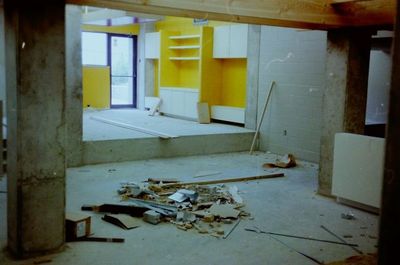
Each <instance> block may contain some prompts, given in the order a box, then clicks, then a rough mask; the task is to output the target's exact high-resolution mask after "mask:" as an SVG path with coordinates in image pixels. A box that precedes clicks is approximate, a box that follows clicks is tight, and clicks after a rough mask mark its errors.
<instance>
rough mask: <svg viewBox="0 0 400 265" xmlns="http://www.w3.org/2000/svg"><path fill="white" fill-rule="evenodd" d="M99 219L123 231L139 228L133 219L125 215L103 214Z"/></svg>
mask: <svg viewBox="0 0 400 265" xmlns="http://www.w3.org/2000/svg"><path fill="white" fill-rule="evenodd" d="M101 219H103V220H104V221H106V222H109V223H111V224H114V225H116V226H119V227H121V228H123V229H133V228H136V227H139V226H140V225H139V223H138V221H137V220H136V219H135V218H134V217H132V216H129V215H126V214H105V215H104V216H103V218H101Z"/></svg>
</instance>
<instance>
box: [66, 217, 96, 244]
mask: <svg viewBox="0 0 400 265" xmlns="http://www.w3.org/2000/svg"><path fill="white" fill-rule="evenodd" d="M90 223H91V217H90V216H89V215H86V214H82V213H73V212H66V213H65V239H66V241H75V240H76V239H78V238H82V237H87V236H89V235H90Z"/></svg>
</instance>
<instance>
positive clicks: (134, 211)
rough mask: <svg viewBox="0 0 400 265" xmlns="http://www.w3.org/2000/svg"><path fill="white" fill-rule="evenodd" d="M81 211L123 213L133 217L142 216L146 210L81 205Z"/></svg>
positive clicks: (130, 206)
mask: <svg viewBox="0 0 400 265" xmlns="http://www.w3.org/2000/svg"><path fill="white" fill-rule="evenodd" d="M81 210H82V211H94V212H100V213H125V214H129V215H131V216H135V217H141V216H143V213H144V212H145V211H147V210H148V208H146V207H143V206H134V205H119V204H102V205H87V204H85V205H82V207H81Z"/></svg>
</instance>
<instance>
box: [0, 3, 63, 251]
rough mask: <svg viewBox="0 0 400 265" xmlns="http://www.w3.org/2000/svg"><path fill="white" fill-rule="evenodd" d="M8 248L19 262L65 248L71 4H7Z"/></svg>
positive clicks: (5, 9) (5, 4) (5, 8)
mask: <svg viewBox="0 0 400 265" xmlns="http://www.w3.org/2000/svg"><path fill="white" fill-rule="evenodd" d="M4 12H5V28H6V30H5V33H6V34H5V35H6V75H7V80H6V82H7V99H8V100H7V117H8V147H7V149H8V150H7V152H8V165H7V167H8V200H7V203H8V213H7V216H8V246H9V249H10V250H11V252H12V253H13V254H15V255H17V256H18V257H27V256H33V255H37V254H41V253H43V252H48V251H53V250H56V249H59V248H60V247H61V246H63V244H64V217H65V214H64V210H65V130H66V126H65V102H64V100H65V3H64V1H63V0H56V1H47V2H46V3H45V4H39V3H37V2H35V1H23V0H5V1H4Z"/></svg>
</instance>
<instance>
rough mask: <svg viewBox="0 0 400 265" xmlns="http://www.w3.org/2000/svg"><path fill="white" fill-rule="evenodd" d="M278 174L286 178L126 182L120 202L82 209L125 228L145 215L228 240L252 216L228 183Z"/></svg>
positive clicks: (150, 219)
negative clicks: (102, 214) (95, 213)
mask: <svg viewBox="0 0 400 265" xmlns="http://www.w3.org/2000/svg"><path fill="white" fill-rule="evenodd" d="M278 177H284V174H283V173H279V172H276V173H269V174H263V175H255V176H246V177H240V178H227V179H214V180H204V181H194V182H180V181H178V180H177V179H166V178H165V179H164V178H163V179H155V178H148V179H147V180H146V181H144V182H123V183H120V188H119V189H118V190H117V193H118V195H119V196H120V199H121V202H120V203H119V204H102V205H83V206H82V207H81V210H83V211H93V212H98V213H105V215H104V217H103V218H102V219H103V220H104V221H106V222H109V223H112V224H114V225H117V226H119V227H121V228H123V229H133V228H136V227H138V226H139V225H138V223H137V221H138V219H137V218H142V219H143V221H145V222H147V223H150V224H153V225H157V224H159V223H161V222H164V223H165V222H167V223H171V224H174V225H175V226H176V227H177V228H178V229H180V230H184V231H187V230H195V231H197V232H198V233H200V234H209V235H212V236H214V237H217V238H221V237H222V238H224V239H225V238H227V237H228V236H229V235H230V234H231V233H232V232H233V230H234V229H235V228H236V227H237V225H238V224H239V222H240V220H242V219H244V218H249V219H252V217H251V216H250V213H248V212H246V211H245V210H244V206H245V205H244V203H243V199H242V197H241V196H240V195H239V190H238V188H237V187H236V186H235V185H230V186H227V185H226V184H225V183H232V182H245V181H251V180H260V179H270V178H278ZM134 217H136V218H134Z"/></svg>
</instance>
